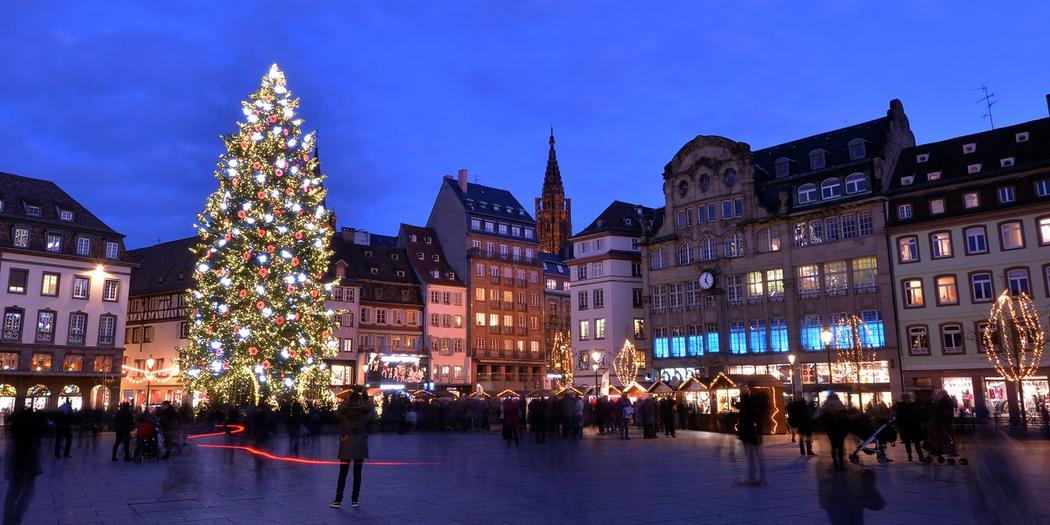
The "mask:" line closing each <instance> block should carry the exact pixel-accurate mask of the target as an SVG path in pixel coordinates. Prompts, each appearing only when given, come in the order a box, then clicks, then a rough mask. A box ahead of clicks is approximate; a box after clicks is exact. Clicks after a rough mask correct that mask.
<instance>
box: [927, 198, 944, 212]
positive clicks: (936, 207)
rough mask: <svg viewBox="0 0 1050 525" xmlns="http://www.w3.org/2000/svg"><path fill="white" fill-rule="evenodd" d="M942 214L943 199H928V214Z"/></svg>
mask: <svg viewBox="0 0 1050 525" xmlns="http://www.w3.org/2000/svg"><path fill="white" fill-rule="evenodd" d="M941 213H944V199H930V214H931V215H939V214H941Z"/></svg>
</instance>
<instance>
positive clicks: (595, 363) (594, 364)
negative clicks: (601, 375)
mask: <svg viewBox="0 0 1050 525" xmlns="http://www.w3.org/2000/svg"><path fill="white" fill-rule="evenodd" d="M601 358H602V353H601V352H599V351H597V350H595V351H593V352H591V368H593V369H594V399H595V401H597V400H598V360H599V359H601Z"/></svg>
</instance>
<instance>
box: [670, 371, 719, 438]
mask: <svg viewBox="0 0 1050 525" xmlns="http://www.w3.org/2000/svg"><path fill="white" fill-rule="evenodd" d="M678 395H679V402H680V403H682V404H683V405H684V406H685V409H686V414H687V417H686V421H685V426H686V428H688V429H692V430H715V429H716V428H717V424H716V421H715V416H714V415H713V414H712V412H713V410H712V406H711V401H712V399H711V392H710V391H709V390H708V389H707V386H706V385H704V384H703V383H702V382H700V380H699V379H697V378H695V377H690V378H689V379H686V380H685V381H683V382H682V384H681V385H679V386H678Z"/></svg>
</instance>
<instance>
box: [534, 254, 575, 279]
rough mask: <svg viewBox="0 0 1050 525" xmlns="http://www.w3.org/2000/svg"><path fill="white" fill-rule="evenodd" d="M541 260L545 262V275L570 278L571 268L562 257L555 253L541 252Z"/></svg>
mask: <svg viewBox="0 0 1050 525" xmlns="http://www.w3.org/2000/svg"><path fill="white" fill-rule="evenodd" d="M539 258H540V261H541V262H543V273H545V274H554V275H558V276H561V277H565V278H569V267H568V266H567V265H566V264H565V261H564V260H563V259H562V258H561V257H558V256H557V255H554V254H553V253H546V252H540V255H539Z"/></svg>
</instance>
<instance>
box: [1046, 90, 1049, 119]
mask: <svg viewBox="0 0 1050 525" xmlns="http://www.w3.org/2000/svg"><path fill="white" fill-rule="evenodd" d="M1046 112H1047V114H1050V93H1047V94H1046Z"/></svg>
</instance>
